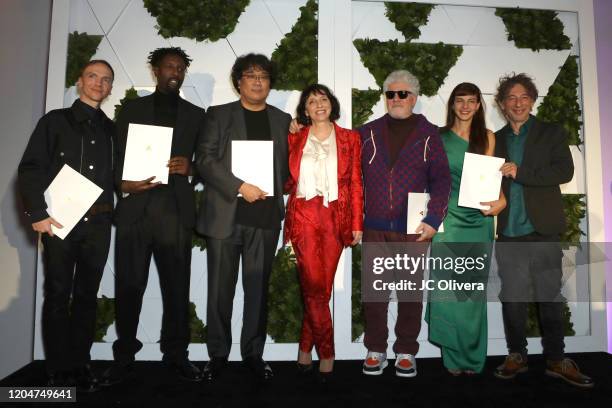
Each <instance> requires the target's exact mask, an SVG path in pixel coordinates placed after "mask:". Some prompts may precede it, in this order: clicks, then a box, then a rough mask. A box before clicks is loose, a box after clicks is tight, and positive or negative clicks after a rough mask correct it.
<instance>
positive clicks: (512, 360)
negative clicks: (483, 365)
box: [493, 353, 528, 380]
mask: <svg viewBox="0 0 612 408" xmlns="http://www.w3.org/2000/svg"><path fill="white" fill-rule="evenodd" d="M527 370H528V368H527V359H526V358H524V357H523V356H522V355H521V354H520V353H510V354H508V356H507V357H506V360H505V361H504V363H503V364H502V365H500V366H499V367H497V368H496V369H495V372H494V373H493V375H494V376H495V377H497V378H501V379H502V380H511V379H513V378H514V377H516V376H517V374H520V373H524V372H527Z"/></svg>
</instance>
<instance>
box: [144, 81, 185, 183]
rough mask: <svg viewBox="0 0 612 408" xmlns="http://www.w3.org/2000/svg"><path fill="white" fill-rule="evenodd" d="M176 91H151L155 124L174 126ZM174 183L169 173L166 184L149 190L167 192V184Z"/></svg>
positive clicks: (176, 107)
mask: <svg viewBox="0 0 612 408" xmlns="http://www.w3.org/2000/svg"><path fill="white" fill-rule="evenodd" d="M178 97H179V95H178V92H176V93H168V94H165V93H162V92H160V91H159V90H157V89H156V90H155V92H154V93H153V116H154V118H155V123H154V125H155V126H164V127H170V128H173V129H174V128H175V127H176V116H177V112H178V100H179V98H178ZM173 183H174V177H172V175H170V177H168V184H167V185H161V186H158V187H155V188H154V189H152V190H149V191H151V192H152V193H156V192H162V193H167V192H168V191H170V190H168V186H170V185H172V184H173Z"/></svg>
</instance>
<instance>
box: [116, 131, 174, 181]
mask: <svg viewBox="0 0 612 408" xmlns="http://www.w3.org/2000/svg"><path fill="white" fill-rule="evenodd" d="M172 131H173V129H172V128H169V127H163V126H151V125H138V124H135V123H130V126H129V128H128V138H127V144H126V146H125V160H124V161H123V175H122V176H121V179H122V180H130V181H140V180H145V179H148V178H149V177H152V176H155V179H154V180H153V181H154V182H157V181H161V182H162V184H168V160H170V153H171V149H172Z"/></svg>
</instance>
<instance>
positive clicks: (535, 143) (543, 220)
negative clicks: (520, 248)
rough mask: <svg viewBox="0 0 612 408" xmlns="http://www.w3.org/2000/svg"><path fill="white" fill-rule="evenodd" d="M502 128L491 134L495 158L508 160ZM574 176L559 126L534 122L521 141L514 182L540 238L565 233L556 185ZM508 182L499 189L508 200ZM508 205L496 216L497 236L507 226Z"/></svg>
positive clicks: (505, 133) (565, 140) (507, 179)
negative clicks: (522, 141) (518, 163)
mask: <svg viewBox="0 0 612 408" xmlns="http://www.w3.org/2000/svg"><path fill="white" fill-rule="evenodd" d="M509 126H510V125H506V126H504V127H503V128H502V129H500V130H498V131H497V132H496V133H495V156H497V157H503V158H505V159H506V160H507V159H508V148H507V145H506V138H507V137H509V136H508V128H509ZM573 175H574V162H573V160H572V154H571V152H570V149H569V146H568V145H567V132H566V131H565V129H563V128H562V127H561V126H558V125H554V124H551V123H546V122H542V121H540V120H538V119H535V120H534V123H533V125H532V126H531V128H530V129H529V133H527V140H525V153H524V154H523V162H522V163H521V165H520V167H519V169H518V171H517V173H516V182H517V183H520V184H522V185H523V196H524V199H525V208H526V210H527V216H528V217H529V220H531V222H532V223H533V226H534V227H535V229H536V231H537V232H539V233H540V234H543V235H556V234H561V233H562V232H564V231H565V213H564V211H563V200H562V199H561V190H560V188H559V185H560V184H564V183H567V182H569V181H570V180H571V179H572V176H573ZM511 181H512V180H511V179H509V178H504V179H503V181H502V189H503V191H504V194H505V195H506V198H508V199H509V197H510V184H511ZM510 205H511V203H510V202H508V206H507V207H506V208H505V209H504V210H503V211H502V212H501V213H500V214H499V215H498V216H497V233H498V234H503V231H504V228H506V225H507V224H508V214H509V212H510Z"/></svg>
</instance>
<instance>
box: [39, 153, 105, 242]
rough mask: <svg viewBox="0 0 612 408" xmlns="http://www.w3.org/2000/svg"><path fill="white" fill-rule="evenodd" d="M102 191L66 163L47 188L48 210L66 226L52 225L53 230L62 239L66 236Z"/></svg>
mask: <svg viewBox="0 0 612 408" xmlns="http://www.w3.org/2000/svg"><path fill="white" fill-rule="evenodd" d="M102 191H103V190H102V189H101V188H100V187H98V186H97V185H96V184H94V183H93V182H91V181H90V180H89V179H88V178H86V177H85V176H83V175H81V173H79V172H78V171H76V170H74V169H73V168H72V167H70V166H68V165H67V164H64V167H62V168H61V170H60V171H59V173H57V176H55V178H54V179H53V181H52V182H51V184H49V187H47V189H46V190H45V202H46V203H47V212H48V213H49V215H50V216H51V217H53V219H54V220H55V221H57V222H59V223H60V224H62V226H63V227H64V228H56V227H54V226H53V225H51V231H53V233H54V234H55V235H57V236H58V237H60V238H61V239H64V238H66V236H67V235H68V234H69V233H70V231H72V229H73V228H74V226H75V225H76V224H77V223H78V222H79V220H80V219H81V217H83V216H84V215H85V213H86V212H87V210H89V208H90V207H91V206H92V205H93V203H95V202H96V200H97V199H98V197H99V196H100V194H102Z"/></svg>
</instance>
